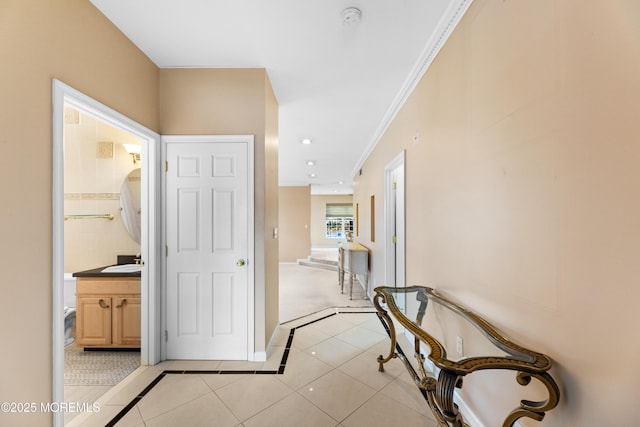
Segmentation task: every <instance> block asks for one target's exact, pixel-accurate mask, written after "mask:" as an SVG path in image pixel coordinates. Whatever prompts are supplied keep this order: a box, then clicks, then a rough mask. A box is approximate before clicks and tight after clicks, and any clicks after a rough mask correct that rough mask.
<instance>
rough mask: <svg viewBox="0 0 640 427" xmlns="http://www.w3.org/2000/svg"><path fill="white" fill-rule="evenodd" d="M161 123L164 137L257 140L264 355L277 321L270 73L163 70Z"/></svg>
mask: <svg viewBox="0 0 640 427" xmlns="http://www.w3.org/2000/svg"><path fill="white" fill-rule="evenodd" d="M160 123H161V134H163V135H198V134H203V135H206V134H218V135H224V134H241V135H254V137H255V145H254V156H255V170H254V173H255V212H256V215H255V260H254V261H255V262H254V268H255V301H256V341H255V350H256V351H264V350H265V349H266V342H267V340H268V339H269V338H270V337H271V334H272V332H273V330H274V329H275V327H276V323H277V318H278V298H277V293H278V243H277V240H275V239H274V237H273V228H274V227H276V226H277V224H278V212H277V209H278V184H277V174H278V167H277V166H278V163H277V161H278V159H277V149H278V128H277V123H278V107H277V101H276V100H275V96H274V95H273V90H272V89H271V84H270V83H269V79H268V77H267V74H266V71H265V70H264V69H162V70H160ZM261 302H264V304H261ZM274 319H275V322H274Z"/></svg>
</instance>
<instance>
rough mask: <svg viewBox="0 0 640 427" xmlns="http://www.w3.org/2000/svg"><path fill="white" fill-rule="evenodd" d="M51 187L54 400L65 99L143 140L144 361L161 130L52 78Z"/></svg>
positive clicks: (58, 397) (154, 266)
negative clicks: (130, 117) (138, 121)
mask: <svg viewBox="0 0 640 427" xmlns="http://www.w3.org/2000/svg"><path fill="white" fill-rule="evenodd" d="M52 95H53V99H52V103H53V117H52V125H53V129H52V132H53V134H52V144H53V150H52V154H53V177H52V178H53V186H52V217H53V222H52V234H53V236H52V237H53V247H52V250H53V259H52V264H53V265H52V285H53V291H52V295H53V298H52V300H53V301H52V316H53V318H52V324H53V325H52V328H53V329H52V339H53V345H52V347H53V349H52V363H53V366H52V368H53V369H52V371H53V390H52V401H53V402H59V403H61V402H64V312H63V310H62V309H61V308H62V306H63V304H64V139H63V131H64V104H65V103H66V104H69V105H73V106H75V107H77V108H79V109H81V110H83V111H86V112H88V113H90V114H92V115H94V116H96V117H98V118H99V119H100V120H103V121H104V122H106V123H108V124H110V125H112V126H115V127H117V128H119V129H122V130H124V131H125V132H128V133H131V134H133V135H135V136H137V137H139V138H140V139H141V140H142V153H141V154H142V171H141V172H142V177H141V178H142V188H141V190H142V195H141V198H142V200H141V202H142V209H143V212H146V213H147V215H145V216H144V217H143V218H142V229H141V240H140V247H141V253H142V256H143V260H144V261H145V262H144V265H143V267H142V277H141V284H140V285H141V298H142V313H141V328H142V329H141V333H142V336H141V343H140V355H141V363H142V364H143V365H155V364H156V363H158V362H160V331H159V327H158V326H159V325H160V299H159V298H160V288H159V287H158V284H159V282H160V281H159V277H160V271H161V270H160V263H159V262H158V259H159V257H158V254H159V253H160V252H159V246H158V245H159V243H160V239H159V238H158V236H160V233H161V231H162V230H161V228H160V221H159V214H160V209H159V206H158V205H159V202H160V201H159V200H158V198H157V197H156V194H157V190H156V189H157V187H158V184H159V169H160V168H159V161H158V155H159V148H160V135H158V134H157V133H155V132H153V131H152V130H150V129H148V128H146V127H144V126H142V125H141V124H139V123H137V122H135V121H133V120H131V119H129V118H128V117H126V116H124V115H122V114H120V113H118V112H117V111H115V110H113V109H111V108H109V107H107V106H106V105H104V104H102V103H100V102H98V101H96V100H94V99H93V98H90V97H88V96H87V95H85V94H83V93H81V92H79V91H77V90H75V89H73V88H72V87H70V86H68V85H66V84H64V83H62V82H61V81H59V80H57V79H53V94H52ZM53 425H54V426H60V427H61V426H63V425H64V413H63V412H62V411H59V412H54V413H53Z"/></svg>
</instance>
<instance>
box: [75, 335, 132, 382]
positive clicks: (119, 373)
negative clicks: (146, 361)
mask: <svg viewBox="0 0 640 427" xmlns="http://www.w3.org/2000/svg"><path fill="white" fill-rule="evenodd" d="M138 366H140V352H139V351H83V350H82V349H81V348H79V347H76V346H75V345H70V346H68V347H67V348H65V351H64V385H116V384H118V383H119V382H120V381H122V380H123V379H124V378H125V377H126V376H127V375H129V374H130V373H131V372H133V371H134V370H135V369H136V368H138Z"/></svg>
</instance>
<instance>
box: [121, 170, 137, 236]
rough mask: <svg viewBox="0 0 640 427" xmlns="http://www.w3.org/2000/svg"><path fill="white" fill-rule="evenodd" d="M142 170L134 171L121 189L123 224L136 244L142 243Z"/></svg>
mask: <svg viewBox="0 0 640 427" xmlns="http://www.w3.org/2000/svg"><path fill="white" fill-rule="evenodd" d="M140 201H141V194H140V168H138V169H134V170H132V171H131V172H130V173H129V175H127V177H126V178H125V180H124V182H123V183H122V187H121V188H120V212H121V215H122V223H123V224H124V227H125V228H126V229H127V231H128V232H129V235H130V236H131V238H132V239H133V240H135V241H136V243H140V219H141V204H140Z"/></svg>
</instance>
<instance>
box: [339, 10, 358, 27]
mask: <svg viewBox="0 0 640 427" xmlns="http://www.w3.org/2000/svg"><path fill="white" fill-rule="evenodd" d="M361 17H362V12H361V11H360V9H358V8H357V7H348V8H346V9H345V10H343V11H342V24H343V25H358V24H359V23H360V18H361Z"/></svg>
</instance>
